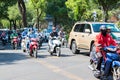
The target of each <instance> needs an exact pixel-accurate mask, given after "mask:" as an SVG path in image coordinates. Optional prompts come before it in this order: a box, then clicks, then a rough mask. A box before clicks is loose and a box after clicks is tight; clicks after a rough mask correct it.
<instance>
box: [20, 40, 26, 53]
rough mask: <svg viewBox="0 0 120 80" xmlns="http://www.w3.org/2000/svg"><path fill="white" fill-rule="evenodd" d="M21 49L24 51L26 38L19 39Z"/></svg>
mask: <svg viewBox="0 0 120 80" xmlns="http://www.w3.org/2000/svg"><path fill="white" fill-rule="evenodd" d="M21 49H22V50H23V52H26V49H27V48H26V40H25V38H23V39H22V41H21Z"/></svg>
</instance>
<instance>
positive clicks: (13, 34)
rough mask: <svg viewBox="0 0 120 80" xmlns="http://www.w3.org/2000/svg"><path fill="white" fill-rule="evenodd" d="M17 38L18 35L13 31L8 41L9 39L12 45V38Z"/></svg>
mask: <svg viewBox="0 0 120 80" xmlns="http://www.w3.org/2000/svg"><path fill="white" fill-rule="evenodd" d="M14 37H17V38H18V34H17V33H16V31H15V30H13V33H12V34H11V35H10V39H11V43H13V38H14Z"/></svg>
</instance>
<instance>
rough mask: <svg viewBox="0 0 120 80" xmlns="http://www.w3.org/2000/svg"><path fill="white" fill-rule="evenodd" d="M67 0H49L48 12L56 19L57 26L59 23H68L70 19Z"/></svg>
mask: <svg viewBox="0 0 120 80" xmlns="http://www.w3.org/2000/svg"><path fill="white" fill-rule="evenodd" d="M65 2H66V0H47V10H46V13H47V14H48V15H51V16H52V17H53V19H54V23H55V26H56V25H57V24H59V23H66V21H67V20H68V13H67V8H66V5H65Z"/></svg>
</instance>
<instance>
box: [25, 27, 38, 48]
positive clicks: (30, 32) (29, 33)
mask: <svg viewBox="0 0 120 80" xmlns="http://www.w3.org/2000/svg"><path fill="white" fill-rule="evenodd" d="M27 38H28V39H27V41H26V47H27V50H28V49H29V45H30V39H31V38H37V35H36V34H35V31H34V30H33V29H32V28H31V29H29V32H28V34H27Z"/></svg>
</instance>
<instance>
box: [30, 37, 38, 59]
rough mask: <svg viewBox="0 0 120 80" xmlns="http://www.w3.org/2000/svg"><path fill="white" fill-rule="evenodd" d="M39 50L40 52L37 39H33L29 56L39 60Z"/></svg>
mask: <svg viewBox="0 0 120 80" xmlns="http://www.w3.org/2000/svg"><path fill="white" fill-rule="evenodd" d="M37 50H38V40H37V39H36V38H31V39H30V45H29V55H30V56H32V57H35V58H37V53H38V52H37Z"/></svg>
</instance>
